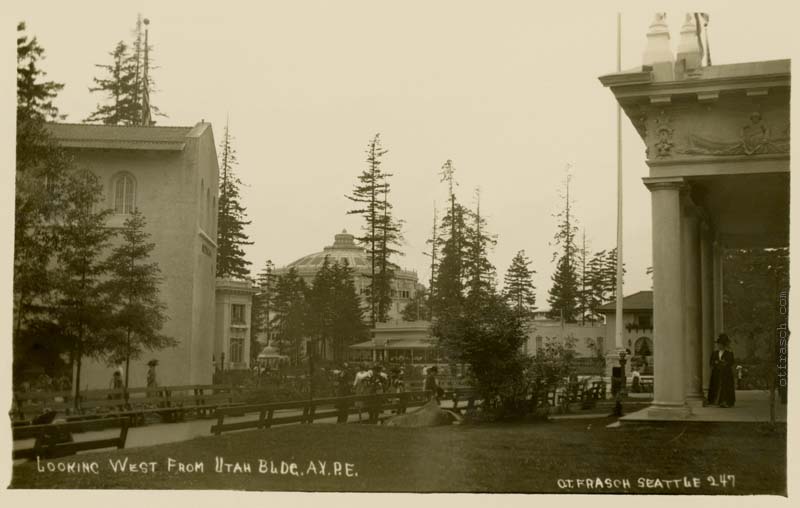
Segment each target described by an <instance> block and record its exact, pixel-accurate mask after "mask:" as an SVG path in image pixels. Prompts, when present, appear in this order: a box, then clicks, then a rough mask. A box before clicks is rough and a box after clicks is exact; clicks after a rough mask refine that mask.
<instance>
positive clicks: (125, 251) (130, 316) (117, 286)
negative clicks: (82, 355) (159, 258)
mask: <svg viewBox="0 0 800 508" xmlns="http://www.w3.org/2000/svg"><path fill="white" fill-rule="evenodd" d="M145 224H146V221H145V218H144V216H143V215H142V214H141V212H139V211H138V210H134V212H133V213H132V214H131V215H130V216H129V217H128V218H127V219H126V220H125V225H124V227H123V228H122V231H121V232H120V234H121V237H122V241H121V242H120V243H119V244H118V245H117V246H116V247H115V248H114V250H113V251H112V252H111V255H110V256H109V258H108V260H107V267H108V272H109V279H108V280H107V281H106V282H105V284H104V290H105V292H106V293H107V294H108V295H109V297H110V299H111V301H112V302H113V313H112V314H111V327H112V329H113V333H112V337H113V341H112V343H111V344H110V351H109V357H108V361H109V363H111V364H112V365H119V364H120V363H124V364H125V387H126V388H127V387H128V381H129V372H130V362H131V360H136V359H138V358H140V357H141V355H142V353H143V352H145V351H157V350H159V349H164V348H167V347H170V346H174V345H176V344H177V341H176V340H175V339H173V338H172V337H168V336H166V335H164V334H162V333H161V329H162V328H163V326H164V323H165V322H166V320H167V316H166V315H165V311H166V305H165V304H164V303H163V302H162V301H161V298H160V295H159V285H160V283H161V281H162V277H161V270H160V269H159V267H158V263H155V262H151V261H150V255H151V253H152V251H153V249H154V248H155V244H154V243H152V242H150V241H149V239H150V235H149V234H148V233H147V232H146V231H145V230H144V228H145Z"/></svg>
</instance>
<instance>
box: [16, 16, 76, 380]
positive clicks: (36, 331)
mask: <svg viewBox="0 0 800 508" xmlns="http://www.w3.org/2000/svg"><path fill="white" fill-rule="evenodd" d="M17 30H18V36H17V115H16V172H15V189H14V191H15V192H14V273H13V277H14V278H13V285H14V289H13V295H14V307H13V313H14V326H13V342H14V362H13V365H14V379H15V382H17V381H18V380H19V374H21V372H22V371H23V370H25V368H26V366H29V365H30V363H31V362H35V361H37V360H36V359H35V358H34V355H33V354H32V353H33V352H34V351H48V352H50V353H51V355H52V360H53V361H48V367H47V368H48V371H47V372H48V373H49V374H50V375H51V376H53V375H56V374H57V373H56V372H53V371H51V370H49V369H50V368H54V369H57V368H58V365H59V364H60V363H61V360H60V356H59V355H60V353H61V352H63V351H65V349H64V348H65V345H64V344H63V343H61V342H58V341H57V340H56V339H55V337H56V334H55V333H49V332H48V333H44V332H42V330H43V329H45V328H51V320H50V318H49V316H48V312H49V305H50V304H51V303H52V302H51V296H52V292H53V288H54V286H55V281H54V280H53V278H54V276H55V275H56V274H57V273H58V270H57V268H56V267H55V264H54V263H53V262H52V261H53V255H54V252H55V250H56V247H57V245H58V239H57V234H56V233H57V231H56V230H55V229H54V228H53V227H52V224H53V222H54V220H55V219H56V218H57V217H60V216H62V215H63V213H64V210H65V207H66V205H67V202H68V201H67V199H66V195H65V193H66V188H67V177H68V174H69V170H70V169H71V167H72V162H71V159H70V157H69V156H68V155H67V153H66V152H65V151H64V150H63V149H62V148H61V147H60V146H58V144H57V143H56V142H55V140H53V139H52V138H51V136H50V134H49V133H48V131H47V129H46V127H45V122H46V120H47V119H48V118H54V117H57V116H58V109H57V108H56V107H55V106H54V104H53V101H54V99H55V98H56V96H57V94H58V92H59V91H60V90H61V89H62V88H63V85H61V84H59V83H55V82H52V81H44V76H46V73H45V72H44V71H43V70H42V69H41V68H40V62H41V61H42V60H43V59H44V49H43V48H42V47H41V46H40V45H39V43H38V41H37V40H36V38H35V37H33V38H30V37H29V36H28V35H26V34H25V24H24V23H19V25H18V26H17Z"/></svg>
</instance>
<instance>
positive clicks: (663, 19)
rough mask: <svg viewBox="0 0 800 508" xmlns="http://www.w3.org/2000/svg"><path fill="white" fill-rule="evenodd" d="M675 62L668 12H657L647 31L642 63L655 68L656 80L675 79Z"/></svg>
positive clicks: (654, 75)
mask: <svg viewBox="0 0 800 508" xmlns="http://www.w3.org/2000/svg"><path fill="white" fill-rule="evenodd" d="M674 63H675V58H674V57H673V55H672V49H671V48H670V41H669V27H668V26H667V14H666V13H665V12H657V13H656V15H655V17H654V18H653V22H652V23H650V30H648V32H647V46H646V47H645V50H644V54H643V55H642V65H647V66H650V67H652V68H653V77H654V78H655V80H656V81H672V80H673V79H675V74H674V69H673V65H674Z"/></svg>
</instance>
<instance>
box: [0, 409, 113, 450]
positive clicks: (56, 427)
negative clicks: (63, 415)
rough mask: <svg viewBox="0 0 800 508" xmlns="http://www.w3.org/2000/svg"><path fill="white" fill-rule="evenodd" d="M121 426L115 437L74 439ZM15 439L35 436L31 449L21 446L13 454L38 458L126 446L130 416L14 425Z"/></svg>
mask: <svg viewBox="0 0 800 508" xmlns="http://www.w3.org/2000/svg"><path fill="white" fill-rule="evenodd" d="M116 427H119V429H120V432H119V435H118V436H116V437H111V438H108V437H103V438H98V439H91V440H85V441H74V440H73V438H72V434H73V433H80V432H89V431H96V430H102V429H107V428H116ZM11 431H12V435H13V439H14V441H22V440H26V439H34V440H35V441H34V444H33V446H32V447H30V448H18V449H15V450H14V451H13V453H12V457H13V459H14V460H16V459H35V458H36V457H43V458H55V457H65V456H67V455H74V454H76V453H77V452H79V451H83V450H98V449H101V448H125V441H126V440H127V438H128V419H127V418H98V419H94V420H85V421H79V422H68V423H50V424H47V425H16V426H13V427H12V428H11Z"/></svg>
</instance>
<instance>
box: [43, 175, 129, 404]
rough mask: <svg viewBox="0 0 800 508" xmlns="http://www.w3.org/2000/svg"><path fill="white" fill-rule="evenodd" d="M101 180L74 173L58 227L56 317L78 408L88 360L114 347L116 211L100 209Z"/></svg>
mask: <svg viewBox="0 0 800 508" xmlns="http://www.w3.org/2000/svg"><path fill="white" fill-rule="evenodd" d="M101 190H102V185H101V183H100V181H99V179H98V178H97V177H96V176H95V175H93V174H92V173H91V172H89V171H88V170H79V171H77V172H76V173H74V174H72V175H70V178H69V181H68V188H67V198H68V200H69V202H70V206H69V207H68V208H67V210H66V211H65V213H64V214H63V216H62V218H61V220H60V221H59V223H58V225H57V226H56V227H57V229H58V237H59V246H58V251H57V256H56V258H57V261H58V269H59V271H58V278H57V292H58V299H57V301H56V307H55V309H54V317H55V321H56V323H57V326H58V328H59V330H60V336H61V337H64V338H65V339H66V340H67V342H68V344H69V351H70V363H71V365H72V366H73V370H74V372H75V384H74V386H73V389H74V392H75V404H76V408H77V404H78V400H79V398H78V394H79V391H80V382H81V364H82V360H83V358H84V357H87V356H88V357H92V358H99V357H101V356H103V355H104V354H105V353H106V351H107V350H108V348H109V344H108V342H107V331H108V329H109V328H110V327H111V323H110V321H109V319H108V316H109V315H110V313H111V310H112V302H111V300H110V299H109V295H108V293H107V291H106V288H105V285H104V284H103V281H104V280H105V279H106V276H107V274H108V265H107V264H106V263H105V260H104V259H103V258H102V253H103V252H104V251H105V250H106V249H107V248H108V247H109V245H110V240H111V238H112V237H113V236H114V234H115V233H114V230H112V229H109V228H107V227H106V220H107V218H108V216H109V214H110V213H111V211H110V210H98V211H96V210H95V209H96V208H97V207H98V205H99V202H100V199H101V197H102V193H101Z"/></svg>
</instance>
